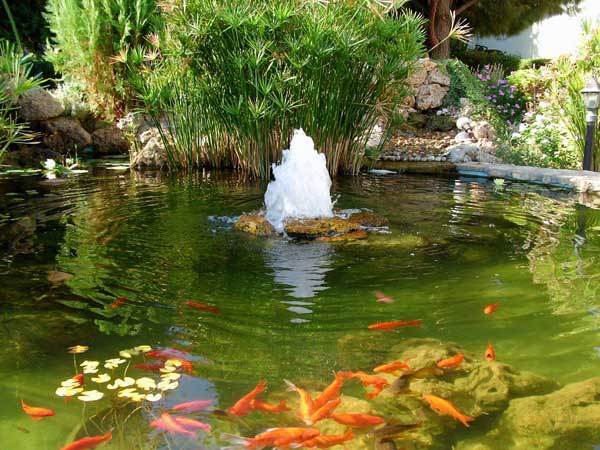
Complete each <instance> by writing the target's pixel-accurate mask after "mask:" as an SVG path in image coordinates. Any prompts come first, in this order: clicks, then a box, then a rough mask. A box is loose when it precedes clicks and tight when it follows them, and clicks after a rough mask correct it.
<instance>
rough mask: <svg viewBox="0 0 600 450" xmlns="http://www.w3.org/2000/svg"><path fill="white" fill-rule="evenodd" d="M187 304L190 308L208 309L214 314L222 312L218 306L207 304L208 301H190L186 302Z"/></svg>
mask: <svg viewBox="0 0 600 450" xmlns="http://www.w3.org/2000/svg"><path fill="white" fill-rule="evenodd" d="M185 304H186V305H188V306H189V307H190V308H194V309H199V310H200V311H207V312H210V313H213V314H221V310H220V309H219V308H217V307H216V306H212V305H207V304H206V303H199V302H192V301H188V302H185Z"/></svg>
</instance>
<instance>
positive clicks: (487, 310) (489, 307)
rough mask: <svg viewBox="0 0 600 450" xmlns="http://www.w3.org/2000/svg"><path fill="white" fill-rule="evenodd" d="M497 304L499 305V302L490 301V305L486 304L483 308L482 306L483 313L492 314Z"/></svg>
mask: <svg viewBox="0 0 600 450" xmlns="http://www.w3.org/2000/svg"><path fill="white" fill-rule="evenodd" d="M498 306H500V304H499V303H492V304H491V305H487V306H486V307H485V308H483V313H484V314H488V315H489V314H492V313H493V312H496V310H497V309H498Z"/></svg>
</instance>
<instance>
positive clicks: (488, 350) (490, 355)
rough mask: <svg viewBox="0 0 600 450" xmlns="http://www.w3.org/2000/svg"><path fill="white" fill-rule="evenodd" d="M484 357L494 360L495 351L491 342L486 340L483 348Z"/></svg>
mask: <svg viewBox="0 0 600 450" xmlns="http://www.w3.org/2000/svg"><path fill="white" fill-rule="evenodd" d="M485 359H487V360H488V361H494V360H495V359H496V352H495V351H494V347H492V343H491V342H488V346H487V348H486V349H485Z"/></svg>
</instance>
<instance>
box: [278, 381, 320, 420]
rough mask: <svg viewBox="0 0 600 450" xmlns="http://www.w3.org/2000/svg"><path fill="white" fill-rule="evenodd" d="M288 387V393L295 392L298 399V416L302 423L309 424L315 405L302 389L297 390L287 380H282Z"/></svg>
mask: <svg viewBox="0 0 600 450" xmlns="http://www.w3.org/2000/svg"><path fill="white" fill-rule="evenodd" d="M283 381H285V384H287V386H288V391H296V393H297V394H298V396H299V397H300V410H299V411H298V416H299V417H300V419H302V420H303V421H304V423H307V424H308V423H311V419H310V416H311V415H312V413H313V412H314V411H315V403H314V401H313V399H312V397H311V396H310V393H309V392H308V391H306V390H304V389H302V388H299V387H298V386H296V385H295V384H294V383H292V382H291V381H289V380H283Z"/></svg>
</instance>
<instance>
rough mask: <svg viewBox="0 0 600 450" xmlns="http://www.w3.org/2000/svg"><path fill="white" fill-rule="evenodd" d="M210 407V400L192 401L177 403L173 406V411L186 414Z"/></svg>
mask: <svg viewBox="0 0 600 450" xmlns="http://www.w3.org/2000/svg"><path fill="white" fill-rule="evenodd" d="M210 405H212V400H193V401H191V402H185V403H179V404H178V405H175V406H173V407H172V408H171V409H172V410H173V411H183V412H186V413H192V412H196V411H203V410H205V409H206V408H208V407H209V406H210Z"/></svg>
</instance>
